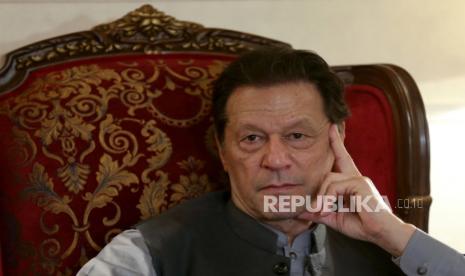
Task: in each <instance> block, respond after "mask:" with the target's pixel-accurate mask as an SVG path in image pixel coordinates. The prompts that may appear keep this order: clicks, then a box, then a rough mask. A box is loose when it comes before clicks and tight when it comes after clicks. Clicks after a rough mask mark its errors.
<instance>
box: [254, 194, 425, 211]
mask: <svg viewBox="0 0 465 276" xmlns="http://www.w3.org/2000/svg"><path fill="white" fill-rule="evenodd" d="M381 198H382V200H379V198H376V196H375V195H368V196H360V195H351V196H342V195H340V196H331V195H318V196H316V198H312V196H309V195H307V196H301V195H265V196H264V200H263V211H264V212H265V213H289V212H292V213H294V212H296V211H297V210H301V209H302V208H305V210H306V211H308V212H341V213H354V212H362V211H365V212H380V211H381V210H383V209H386V208H389V209H391V210H392V207H391V205H390V204H389V199H388V197H387V196H381ZM407 201H408V200H407V199H406V200H402V199H398V200H397V202H396V204H397V205H396V206H395V208H412V207H413V208H423V204H422V202H416V204H415V205H414V206H413V205H412V204H411V203H410V204H406V203H409V202H407Z"/></svg>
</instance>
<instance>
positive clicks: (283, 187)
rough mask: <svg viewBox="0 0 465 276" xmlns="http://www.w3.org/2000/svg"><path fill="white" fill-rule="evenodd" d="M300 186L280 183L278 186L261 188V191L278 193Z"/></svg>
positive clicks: (271, 185) (272, 185)
mask: <svg viewBox="0 0 465 276" xmlns="http://www.w3.org/2000/svg"><path fill="white" fill-rule="evenodd" d="M300 186H301V185H300V184H293V183H280V184H270V185H267V186H265V187H263V188H261V189H260V190H261V191H266V192H267V193H272V194H273V193H280V192H286V191H290V190H293V189H295V188H297V187H300Z"/></svg>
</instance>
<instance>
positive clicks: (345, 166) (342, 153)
mask: <svg viewBox="0 0 465 276" xmlns="http://www.w3.org/2000/svg"><path fill="white" fill-rule="evenodd" d="M329 139H330V144H331V148H332V150H333V154H334V165H335V169H336V171H337V172H342V173H350V174H352V175H360V172H359V171H358V169H357V167H356V166H355V163H354V161H353V160H352V157H350V154H349V153H348V152H347V149H346V147H345V146H344V142H343V141H342V138H341V134H340V133H339V130H338V128H337V125H336V124H333V125H332V126H331V128H330V131H329Z"/></svg>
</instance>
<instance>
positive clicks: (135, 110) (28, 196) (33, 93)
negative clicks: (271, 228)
mask: <svg viewBox="0 0 465 276" xmlns="http://www.w3.org/2000/svg"><path fill="white" fill-rule="evenodd" d="M231 59H232V57H230V56H226V55H190V54H170V55H151V56H146V55H138V56H129V55H128V56H118V57H113V58H95V59H88V60H84V61H76V62H70V63H66V64H63V65H57V66H51V67H47V68H43V69H40V70H38V71H36V72H34V73H32V74H31V75H30V76H29V77H28V79H27V81H26V82H25V83H24V84H23V85H21V86H20V87H18V88H17V89H15V90H14V91H12V92H11V93H8V94H6V95H3V96H1V97H0V111H1V112H0V130H1V133H2V136H1V137H0V141H1V148H3V149H6V150H5V151H4V153H3V154H1V155H0V158H1V160H0V169H1V171H0V177H1V183H4V185H2V188H1V193H2V196H1V202H0V204H1V205H0V210H1V227H2V229H5V230H4V231H2V233H1V244H2V248H3V249H4V250H5V251H6V252H8V254H7V255H5V256H4V263H5V265H6V273H7V274H8V275H28V274H30V273H31V272H32V271H35V272H38V273H39V274H45V273H51V274H59V273H63V274H69V273H71V272H73V273H74V272H76V271H77V269H79V267H80V265H82V264H83V263H84V262H85V261H87V259H88V258H91V257H93V256H94V255H95V254H96V253H97V252H98V250H100V249H101V248H102V247H103V246H104V245H105V243H106V242H107V241H109V240H110V239H111V237H113V236H114V235H116V234H118V233H119V232H120V231H121V230H123V229H127V228H128V227H130V226H131V225H133V224H135V223H136V222H138V221H139V220H141V219H144V218H147V217H149V216H152V215H155V214H158V213H159V212H161V211H163V210H165V209H166V208H169V207H170V206H172V205H174V204H177V203H179V202H181V201H183V200H185V199H186V198H192V197H196V196H198V195H200V194H203V193H205V192H208V191H211V190H215V189H218V188H219V187H220V184H219V183H220V182H221V181H220V177H221V173H220V172H221V169H220V163H219V162H218V160H216V159H215V157H213V155H212V154H211V152H213V151H214V149H213V143H212V142H213V141H212V136H211V134H212V133H211V125H212V120H211V116H210V107H211V82H212V80H213V79H214V78H216V77H217V75H218V74H219V73H220V72H221V71H222V69H223V68H224V66H225V65H226V64H227V63H228V62H229V61H230V60H231ZM6 183H7V184H6ZM5 184H6V185H5Z"/></svg>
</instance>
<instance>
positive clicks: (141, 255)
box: [77, 229, 156, 276]
mask: <svg viewBox="0 0 465 276" xmlns="http://www.w3.org/2000/svg"><path fill="white" fill-rule="evenodd" d="M128 274H131V275H156V274H155V271H154V270H153V267H152V260H151V257H150V254H149V250H148V248H147V246H146V245H145V242H144V239H143V237H142V235H141V233H140V232H139V231H138V230H135V229H130V230H126V231H124V232H122V233H120V234H119V235H117V236H115V237H114V238H113V239H112V240H111V242H110V243H108V244H107V245H106V246H105V247H104V248H103V249H102V250H101V251H100V252H99V254H98V255H97V256H95V257H94V258H92V259H91V260H90V261H88V262H87V263H86V264H85V265H84V266H83V267H82V268H81V270H80V271H79V272H78V274H77V275H78V276H85V275H128Z"/></svg>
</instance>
